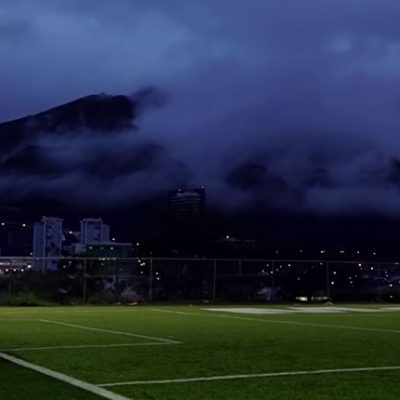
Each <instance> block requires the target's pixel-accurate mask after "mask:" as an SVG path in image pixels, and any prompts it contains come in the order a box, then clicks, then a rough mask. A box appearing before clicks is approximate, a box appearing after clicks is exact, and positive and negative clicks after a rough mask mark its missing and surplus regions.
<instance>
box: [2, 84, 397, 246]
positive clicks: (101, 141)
mask: <svg viewBox="0 0 400 400" xmlns="http://www.w3.org/2000/svg"><path fill="white" fill-rule="evenodd" d="M166 101H167V99H166V97H165V95H163V94H162V93H159V92H157V91H156V90H154V89H152V88H145V89H143V90H141V91H139V92H137V93H135V94H134V95H132V96H126V95H116V96H113V95H106V94H98V95H90V96H86V97H83V98H80V99H77V100H74V101H72V102H69V103H66V104H63V105H60V106H57V107H55V108H51V109H49V110H46V111H43V112H41V113H39V114H36V115H30V116H27V117H24V118H20V119H18V120H14V121H8V122H5V123H2V124H0V217H2V218H11V219H12V220H18V219H20V220H31V221H32V220H37V219H38V218H40V216H41V215H56V216H60V217H63V218H65V219H66V220H72V221H74V220H76V219H79V218H81V217H87V216H103V217H104V218H105V219H106V220H107V222H109V223H110V224H111V225H113V227H114V229H115V230H117V231H118V232H121V234H122V237H124V238H125V239H126V240H130V239H131V236H132V235H135V236H136V237H137V238H139V237H142V236H143V235H146V234H149V233H150V232H151V231H152V230H154V229H156V228H155V227H156V226H157V224H159V223H160V219H162V218H163V215H164V217H165V211H166V210H165V209H166V203H167V201H166V197H167V196H166V194H167V191H168V189H173V188H176V187H180V186H182V187H185V186H186V187H189V188H190V187H191V186H192V185H193V183H192V182H196V179H195V178H193V176H196V172H198V171H197V170H193V167H192V170H191V169H190V167H189V166H188V165H186V164H185V163H184V162H182V161H181V159H184V158H183V157H179V156H178V155H177V154H176V153H174V152H173V151H171V148H166V147H164V146H163V145H162V144H161V143H160V142H161V139H160V138H162V137H161V136H158V139H154V137H152V138H150V136H149V137H148V136H147V133H148V132H147V131H146V130H143V129H142V127H141V124H142V121H143V120H142V119H141V118H139V117H141V116H142V115H145V114H146V113H147V112H148V111H149V110H151V109H152V108H154V107H163V106H164V105H165V104H166ZM146 118H151V113H150V114H149V115H148V116H147V114H146ZM177 118H179V116H177ZM161 133H163V132H161ZM211 145H212V143H211ZM210 154H211V153H210ZM272 157H273V155H270V156H268V157H267V156H263V157H260V156H258V157H252V156H251V155H250V156H249V157H248V159H247V160H246V161H243V160H242V161H235V160H232V161H231V164H229V165H227V166H226V168H221V177H220V178H219V179H220V182H218V185H216V186H214V187H213V189H210V191H208V188H207V197H208V198H209V199H212V200H211V201H210V202H209V206H211V207H212V211H211V212H209V215H212V217H210V218H209V220H210V221H211V219H214V220H213V221H211V222H210V224H211V225H213V226H214V227H215V228H212V229H213V234H214V237H216V236H218V235H219V234H226V232H225V231H226V230H228V229H229V230H230V231H231V232H230V233H232V235H236V236H237V237H245V238H252V237H260V238H267V240H268V241H269V243H270V244H271V245H273V246H282V245H284V244H285V243H286V244H287V243H289V244H293V245H296V246H297V245H300V244H301V243H311V244H313V245H324V246H325V245H326V243H337V244H338V245H340V244H342V243H352V245H356V244H357V243H360V244H365V245H366V244H368V245H370V246H373V245H375V244H377V243H381V244H388V245H391V246H392V245H393V246H395V245H396V243H395V242H396V240H397V239H395V238H396V235H397V226H398V219H397V217H396V215H395V214H392V215H391V214H390V213H387V214H385V213H382V212H381V210H382V209H384V207H383V206H382V205H381V203H382V202H383V200H385V199H381V198H380V197H377V203H379V204H377V208H376V209H377V210H378V212H374V210H373V209H372V211H371V210H370V209H367V210H366V209H363V208H362V207H358V203H355V206H354V207H353V208H352V209H350V210H349V209H344V211H343V212H342V210H341V209H340V205H339V206H336V204H335V203H337V199H340V198H341V197H340V196H342V197H343V196H347V192H346V190H347V189H348V188H347V187H346V186H343V182H338V179H337V174H336V175H335V173H334V171H332V166H331V165H328V164H327V165H325V164H324V163H323V162H321V161H318V163H315V164H313V163H310V165H309V167H307V168H306V169H304V168H302V169H301V173H302V175H300V174H299V176H300V178H299V179H292V180H290V179H288V177H287V176H286V175H285V174H284V173H282V172H279V169H277V168H276V167H274V163H273V162H272V161H273V160H272ZM180 158H181V159H180ZM186 159H188V157H186ZM271 160H272V161H271ZM198 170H199V171H200V172H201V167H198ZM224 171H225V172H224ZM215 172H216V173H217V174H218V173H220V171H217V170H216V171H215ZM303 172H304V173H303ZM357 179H358V181H357V182H356V184H357V185H359V186H360V187H361V188H363V190H365V192H366V193H367V192H368V190H369V188H370V187H371V188H373V189H375V188H376V189H377V190H378V196H380V192H379V190H380V189H381V188H384V189H385V190H387V188H389V190H391V191H394V192H395V193H397V192H396V191H398V190H399V188H400V161H399V160H398V159H397V158H392V159H390V160H387V162H386V163H384V164H381V165H380V166H379V168H376V167H374V168H372V167H371V168H370V166H369V165H367V167H366V168H364V169H363V170H362V171H361V172H360V176H359V178H357ZM201 183H205V184H207V182H204V181H202V182H201ZM351 184H352V185H353V186H354V184H353V183H351ZM194 185H195V184H194ZM363 185H364V186H363ZM356 188H357V186H356ZM365 188H366V189H365ZM353 189H354V188H353V187H352V190H353ZM340 191H342V192H340ZM342 193H344V195H343V194H342ZM363 193H364V192H363ZM382 193H386V192H385V191H382ZM390 193H391V192H390ZM310 196H314V197H313V198H312V197H310ZM335 196H337V197H335ZM310 198H311V199H312V200H313V201H314V203H310ZM231 199H234V200H235V199H236V200H237V199H239V200H238V202H237V203H235V206H234V207H232V206H231V205H229V206H228V205H227V204H228V203H230V200H231ZM357 199H358V198H357ZM227 200H229V201H227ZM320 203H321V204H322V205H324V204H333V206H332V207H333V208H334V211H335V212H334V213H329V212H327V213H325V214H324V211H321V209H320V208H319V206H320ZM323 203H324V204H323ZM230 204H232V203H230ZM237 204H238V205H237ZM310 204H311V205H310ZM389 205H390V204H389ZM229 207H231V208H229ZM335 207H336V208H335ZM322 210H324V209H323V208H322ZM338 210H339V211H338ZM328 211H329V210H328ZM221 215H223V217H221ZM393 215H394V216H393ZM127 221H132V223H127ZM220 221H223V222H220ZM369 227H372V228H371V229H369Z"/></svg>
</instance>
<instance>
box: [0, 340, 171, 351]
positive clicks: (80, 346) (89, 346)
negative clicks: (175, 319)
mask: <svg viewBox="0 0 400 400" xmlns="http://www.w3.org/2000/svg"><path fill="white" fill-rule="evenodd" d="M169 344H171V343H161V342H152V343H116V344H82V345H70V346H68V345H67V346H43V347H16V348H6V349H0V352H1V351H6V352H8V351H13V352H14V351H18V352H19V351H41V350H64V349H91V348H95V349H97V348H107V347H134V346H166V345H169Z"/></svg>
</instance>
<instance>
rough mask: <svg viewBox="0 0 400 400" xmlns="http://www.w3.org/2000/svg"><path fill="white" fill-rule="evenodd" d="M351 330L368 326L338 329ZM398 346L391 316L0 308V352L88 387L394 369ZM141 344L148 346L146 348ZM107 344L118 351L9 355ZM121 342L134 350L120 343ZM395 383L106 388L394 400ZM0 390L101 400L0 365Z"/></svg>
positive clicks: (146, 395) (378, 376) (173, 399)
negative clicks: (131, 382) (27, 349)
mask: <svg viewBox="0 0 400 400" xmlns="http://www.w3.org/2000/svg"><path fill="white" fill-rule="evenodd" d="M392 306H393V305H392ZM354 307H363V306H354ZM365 307H367V308H379V307H381V306H371V305H368V306H365ZM278 308H279V307H278ZM160 310H161V311H160ZM165 311H168V312H165ZM43 319H44V320H50V321H56V322H62V323H66V324H74V325H82V326H86V327H92V328H98V329H101V330H112V331H119V332H127V333H133V334H137V335H144V336H153V337H159V338H163V339H168V340H175V341H179V342H182V343H181V344H161V345H159V343H160V342H157V341H155V340H154V339H147V338H141V337H131V336H126V335H121V334H115V333H107V332H103V331H92V330H84V329H80V328H78V327H72V326H66V325H58V324H52V323H49V322H43V321H40V320H43ZM287 322H295V324H291V323H290V324H287ZM303 324H304V325H303ZM308 324H310V325H308ZM313 324H314V325H313ZM319 325H325V326H319ZM326 325H329V326H326ZM350 326H351V327H355V328H357V327H358V328H368V329H371V330H362V329H360V330H358V329H345V327H350ZM374 329H377V331H374ZM379 330H381V331H379ZM399 341H400V312H380V313H355V312H351V313H346V314H287V315H260V316H259V315H243V314H228V313H217V312H211V311H205V310H203V309H201V307H184V306H180V307H151V306H143V307H133V308H129V307H69V308H68V307H64V308H62V307H48V308H40V307H35V308H11V307H10V308H0V348H1V349H8V350H5V351H6V352H7V353H8V354H12V355H14V356H16V357H18V358H22V359H24V360H27V361H29V362H31V363H34V364H36V365H40V366H43V367H46V368H49V369H52V370H54V371H58V372H62V373H64V374H67V375H69V376H72V377H74V378H77V379H80V380H83V381H86V382H90V383H93V384H96V385H97V384H103V383H113V382H127V381H142V380H162V379H181V378H196V377H204V376H207V377H209V376H223V375H236V374H259V373H268V372H281V371H285V372H286V371H304V370H307V371H308V370H319V369H342V368H359V367H381V366H398V365H400V346H399ZM147 343H157V345H150V346H148V345H146V344H147ZM110 344H113V345H120V346H119V347H96V348H68V349H52V350H44V349H42V350H29V351H15V350H9V349H15V348H19V349H21V348H32V347H48V346H86V345H110ZM124 344H137V345H136V346H130V347H125V346H121V345H124ZM399 381H400V370H396V371H394V370H392V371H369V372H342V373H332V374H325V375H301V376H291V377H288V376H282V377H263V378H250V379H235V380H219V381H212V382H210V381H206V382H187V383H166V384H151V385H134V386H130V385H125V386H116V387H108V388H107V389H108V390H111V391H113V392H115V393H119V394H122V395H124V396H126V397H128V398H132V399H134V400H149V399H157V400H159V399H165V400H167V399H168V400H169V399H170V400H186V399H187V400H195V399H229V400H244V399H249V400H250V399H251V400H257V399H266V398H268V399H274V400H286V399H291V400H300V399H307V400H308V399H310V398H315V399H318V400H320V399H323V400H333V399H340V400H343V399H363V400H365V399H371V400H372V399H373V400H376V399H380V400H381V399H396V400H397V399H398V398H399V396H400V394H399V392H400V390H399V385H398V382H399ZM0 393H1V398H4V399H7V400H10V399H11V400H14V399H15V400H17V399H18V400H19V399H21V400H29V399H35V400H37V399H40V400H47V399H48V400H54V399H56V400H57V399H63V400H70V399H88V400H92V399H100V397H97V396H95V395H93V394H90V393H87V392H85V391H83V390H80V389H77V388H73V387H72V386H69V385H68V384H66V383H63V382H59V381H56V380H54V379H51V378H49V377H46V376H44V375H41V374H39V373H37V372H34V371H31V370H27V369H24V368H22V367H19V366H16V365H14V364H11V363H8V362H6V361H2V360H0Z"/></svg>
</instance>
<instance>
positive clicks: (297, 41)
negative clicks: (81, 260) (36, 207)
mask: <svg viewBox="0 0 400 400" xmlns="http://www.w3.org/2000/svg"><path fill="white" fill-rule="evenodd" d="M399 18H400V4H399V3H398V2H397V1H395V0H380V1H376V0H336V1H321V0H301V1H292V0H273V1H268V2H267V1H264V0H250V1H247V2H232V1H230V0H204V1H201V2H195V1H185V0H169V1H167V2H166V1H164V0H153V1H151V0H137V1H134V2H133V1H129V0H119V1H118V2H110V1H107V0H93V1H92V0H88V1H86V0H85V1H78V0H71V1H66V0H64V1H63V0H58V1H55V0H43V1H40V2H32V1H28V0H12V1H11V0H3V1H2V2H1V4H0V57H1V65H0V88H1V96H0V119H2V120H6V119H10V118H15V117H19V116H23V115H25V114H30V113H34V112H38V111H40V110H42V109H43V108H47V107H51V106H54V105H55V104H58V103H62V102H64V101H68V100H71V99H73V98H76V97H79V96H83V95H87V94H89V93H98V92H110V93H127V94H129V93H132V92H134V91H136V90H137V89H138V88H140V87H142V86H144V85H147V84H151V85H154V86H156V87H160V88H161V89H162V90H164V91H165V92H167V93H168V94H169V102H168V105H167V106H166V107H164V108H160V109H157V110H153V111H151V112H147V113H143V115H142V116H141V117H139V120H138V125H139V127H140V129H139V134H140V136H141V137H142V138H143V140H147V141H149V142H154V143H157V144H159V145H160V146H162V147H163V148H164V149H165V151H166V152H167V154H168V157H171V158H172V159H174V160H176V162H177V163H181V164H184V165H185V166H186V169H187V171H189V172H188V175H187V176H188V177H190V178H187V179H188V181H189V182H188V184H189V185H199V184H206V185H207V186H208V196H209V197H210V198H211V200H213V199H215V200H216V201H220V200H221V199H224V202H226V199H227V198H230V200H229V201H228V205H232V206H240V205H242V204H248V202H249V201H250V200H252V201H254V200H256V201H258V202H265V203H266V204H269V205H271V204H272V205H273V206H282V207H285V208H286V207H289V208H297V209H301V210H307V211H319V212H323V213H338V212H339V213H343V212H353V211H354V210H357V211H360V210H361V211H373V212H383V213H389V214H399V213H400V195H399V190H398V181H397V180H396V177H393V175H396V172H397V170H396V169H393V163H392V160H393V159H395V158H400V142H399V141H398V140H397V136H398V134H399V133H398V132H399V128H400V90H399V89H400V76H399V74H398V71H399V67H400V26H399V24H398V20H399ZM118 140H119V139H118ZM50 141H51V140H50ZM49 144H50V145H52V146H54V144H51V143H49ZM118 144H119V142H116V144H115V146H116V148H117V147H118ZM110 145H111V144H110V143H108V144H107V146H110ZM73 148H75V147H71V149H73ZM118 148H120V147H118ZM123 148H124V147H123V146H122V148H121V152H123V151H124V150H123ZM248 163H254V164H257V165H259V166H261V167H263V168H265V170H264V172H263V174H264V176H263V177H260V178H258V181H259V182H260V185H261V186H262V187H263V189H262V190H261V189H260V188H257V187H250V188H249V187H246V189H244V188H243V185H240V184H237V185H235V184H232V171H234V170H235V169H237V168H240V167H241V166H243V165H247V164H248ZM174 165H176V164H174ZM240 171H243V170H240ZM250 171H252V169H251V168H250ZM318 171H319V172H318ZM175 172H176V171H175V170H174V168H172V169H171V171H169V172H167V171H166V168H165V166H163V167H162V168H161V167H160V168H158V169H156V170H155V171H154V170H153V172H152V177H151V179H150V180H151V181H152V182H153V183H154V185H147V186H148V187H149V189H148V190H149V192H148V194H149V195H150V194H153V193H154V191H155V188H156V186H157V182H160V188H162V189H164V186H167V185H168V184H169V182H170V185H171V186H172V185H174V184H175V183H176V181H179V179H180V178H177V179H173V176H174V174H175ZM250 173H251V172H250ZM257 173H259V172H257ZM316 175H317V176H316ZM79 176H80V175H79ZM227 177H230V179H227ZM137 178H138V175H137V174H131V175H129V176H126V175H125V179H128V181H124V185H125V186H126V187H129V188H130V189H129V191H128V192H129V193H130V195H132V196H134V194H135V191H139V189H138V188H140V196H139V197H140V198H143V196H146V193H147V192H146V189H145V187H146V184H145V183H146V182H148V181H149V177H147V176H146V177H145V178H143V180H142V181H140V180H139V181H137ZM119 179H120V177H119V176H116V179H115V182H116V184H115V190H111V192H110V193H114V194H113V195H111V197H118V198H119V197H120V196H119V195H118V187H120V186H118V182H119ZM241 179H242V178H241ZM249 179H251V177H249ZM62 182H64V181H62ZM62 182H61V183H60V187H61V188H62V185H63V184H64V183H62ZM72 182H73V184H71V186H73V185H76V184H77V183H79V179H77V180H73V181H72ZM271 182H275V183H276V182H280V183H279V184H271ZM161 183H162V184H161ZM39 187H42V186H40V185H39ZM135 188H136V189H135ZM283 188H284V189H283ZM96 190H98V187H97V186H96V185H95V186H94V187H93V192H96ZM91 193H92V192H91V191H86V192H85V191H82V196H83V198H90V197H91ZM111 200H112V199H107V200H106V201H111ZM224 204H226V203H224Z"/></svg>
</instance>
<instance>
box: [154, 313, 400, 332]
mask: <svg viewBox="0 0 400 400" xmlns="http://www.w3.org/2000/svg"><path fill="white" fill-rule="evenodd" d="M152 310H153V311H157V312H163V313H170V314H179V315H189V316H190V315H193V316H197V317H210V318H224V319H234V320H240V321H256V322H266V323H272V324H284V325H299V326H313V327H317V328H332V329H349V330H356V331H367V332H385V333H397V334H400V330H395V329H384V328H366V327H362V326H351V325H333V324H315V323H312V322H298V321H282V320H279V319H265V318H251V317H234V316H232V315H225V314H224V315H217V314H213V313H212V312H210V313H208V314H201V313H196V312H184V311H173V310H161V309H158V308H153V309H152Z"/></svg>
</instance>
